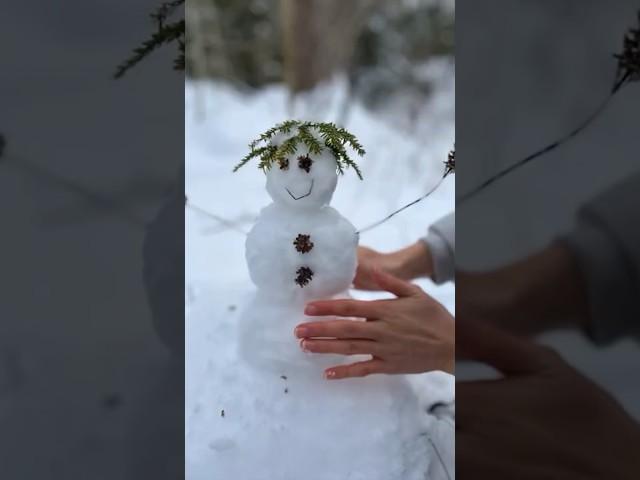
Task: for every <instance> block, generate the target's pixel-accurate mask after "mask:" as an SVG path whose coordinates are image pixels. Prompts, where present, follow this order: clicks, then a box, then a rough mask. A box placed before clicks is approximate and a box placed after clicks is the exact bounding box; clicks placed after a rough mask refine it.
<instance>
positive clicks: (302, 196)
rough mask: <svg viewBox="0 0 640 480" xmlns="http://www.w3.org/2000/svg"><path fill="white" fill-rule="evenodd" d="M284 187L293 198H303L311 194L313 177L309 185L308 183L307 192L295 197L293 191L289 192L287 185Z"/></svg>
mask: <svg viewBox="0 0 640 480" xmlns="http://www.w3.org/2000/svg"><path fill="white" fill-rule="evenodd" d="M284 189H285V190H286V191H287V193H288V194H289V196H290V197H291V198H293V199H294V200H300V199H302V198H305V197H308V196H309V195H311V192H312V191H313V179H311V185H309V191H308V192H307V193H305V194H304V195H301V196H299V197H296V196H295V195H294V194H293V193H291V190H289V188H288V187H285V188H284Z"/></svg>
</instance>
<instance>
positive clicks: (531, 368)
mask: <svg viewBox="0 0 640 480" xmlns="http://www.w3.org/2000/svg"><path fill="white" fill-rule="evenodd" d="M557 358H558V357H557V355H556V354H555V353H554V352H553V351H552V350H550V349H549V348H547V347H543V346H540V345H538V344H536V343H534V342H532V341H530V340H526V339H523V338H520V337H516V336H514V335H512V334H510V333H507V332H505V331H503V330H500V329H498V328H497V327H494V326H492V325H489V324H487V323H485V322H482V321H477V320H462V319H458V320H457V321H456V361H458V360H475V361H478V362H482V363H485V364H487V365H489V366H491V367H493V368H495V369H497V370H498V371H500V372H501V373H503V374H504V375H517V374H526V373H536V372H540V371H542V370H546V369H547V368H549V367H550V366H551V365H553V364H554V363H556V362H557Z"/></svg>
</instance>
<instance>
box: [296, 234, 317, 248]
mask: <svg viewBox="0 0 640 480" xmlns="http://www.w3.org/2000/svg"><path fill="white" fill-rule="evenodd" d="M293 245H294V246H295V247H296V250H297V251H298V252H300V253H307V252H310V251H311V249H312V248H313V242H312V241H311V235H304V234H302V233H299V234H298V236H297V237H296V239H295V240H294V241H293Z"/></svg>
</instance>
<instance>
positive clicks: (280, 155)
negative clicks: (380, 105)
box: [233, 120, 366, 180]
mask: <svg viewBox="0 0 640 480" xmlns="http://www.w3.org/2000/svg"><path fill="white" fill-rule="evenodd" d="M313 130H315V131H317V132H318V135H319V136H320V139H318V138H317V137H316V136H315V135H314V134H313V133H312V132H313ZM294 132H295V133H294ZM292 133H294V134H293V135H292V136H290V137H289V138H287V139H286V140H285V141H283V142H282V143H281V144H280V145H279V146H275V145H273V144H272V142H273V140H274V139H275V137H276V136H277V135H291V134H292ZM301 143H302V144H304V145H305V146H306V147H307V149H308V150H309V153H311V154H312V155H319V154H321V153H322V152H323V151H324V150H329V151H330V152H331V153H332V154H333V156H334V157H335V159H336V168H337V171H338V173H340V174H343V173H344V170H345V169H346V168H352V169H353V170H354V171H355V172H356V174H357V175H358V177H359V178H360V179H361V180H362V172H361V171H360V168H359V167H358V165H357V164H356V162H355V161H354V160H353V159H352V158H351V157H350V156H349V153H348V151H347V148H346V147H349V148H351V149H352V150H353V151H355V152H356V154H357V155H359V156H364V155H365V153H366V152H365V150H364V148H363V147H362V145H361V144H360V142H359V141H358V140H357V139H356V137H355V136H354V135H353V134H352V133H350V132H349V131H347V130H346V129H344V128H340V127H338V126H336V125H335V124H333V123H325V122H301V121H299V120H287V121H285V122H282V123H279V124H277V125H276V126H274V127H272V128H270V129H268V130H267V131H266V132H264V133H263V134H261V135H260V136H259V137H258V138H256V139H255V140H253V141H252V142H251V143H249V148H250V152H249V153H248V154H247V155H246V156H245V157H244V158H243V159H242V160H241V161H240V163H239V164H238V165H236V166H235V167H234V169H233V171H234V172H235V171H237V170H238V169H239V168H241V167H243V166H244V165H246V164H247V163H248V162H249V161H250V160H252V159H253V158H260V163H259V164H258V167H259V168H262V169H263V170H268V169H270V168H271V166H272V165H273V164H274V163H277V164H278V165H282V164H283V163H284V161H285V160H286V158H287V157H288V156H291V155H294V154H295V153H296V151H297V148H298V145H299V144H301ZM261 144H267V145H262V146H260V145H261Z"/></svg>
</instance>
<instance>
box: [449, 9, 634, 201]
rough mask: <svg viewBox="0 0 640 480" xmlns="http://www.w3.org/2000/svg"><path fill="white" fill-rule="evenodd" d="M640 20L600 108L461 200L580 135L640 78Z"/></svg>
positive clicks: (627, 37) (630, 33) (628, 36)
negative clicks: (625, 89)
mask: <svg viewBox="0 0 640 480" xmlns="http://www.w3.org/2000/svg"><path fill="white" fill-rule="evenodd" d="M637 20H638V27H637V28H630V29H629V30H628V32H627V33H626V34H625V36H624V40H623V49H622V53H618V54H615V55H614V58H616V59H617V60H618V65H617V72H616V78H615V82H614V84H613V87H612V88H611V91H610V92H609V95H607V97H606V98H605V99H604V100H603V101H602V103H601V104H600V105H599V106H598V108H596V109H595V110H594V112H593V113H592V114H591V115H589V116H588V117H587V118H586V119H585V120H583V121H582V123H580V124H579V125H578V126H577V127H576V128H574V129H573V130H571V131H570V132H569V133H567V134H565V135H564V136H562V137H560V138H559V139H557V140H555V141H553V142H551V143H550V144H548V145H546V146H545V147H543V148H541V149H539V150H536V151H535V152H533V153H531V154H529V155H527V156H526V157H524V158H522V159H521V160H519V161H517V162H516V163H514V164H512V165H510V166H509V167H506V168H504V169H503V170H501V171H499V172H498V173H497V174H495V175H493V176H492V177H489V178H488V179H487V180H485V181H484V182H482V183H481V184H480V185H478V186H477V187H476V188H474V189H473V190H471V191H470V192H467V193H466V194H464V195H463V196H462V197H460V198H459V199H458V204H461V203H463V202H465V201H467V200H469V199H470V198H472V197H474V196H475V195H477V194H478V193H480V192H481V191H483V190H484V189H486V188H487V187H488V186H489V185H491V184H492V183H494V182H496V181H497V180H499V179H501V178H502V177H504V176H506V175H507V174H509V173H511V172H513V171H514V170H517V169H519V168H520V167H522V166H524V165H526V164H527V163H529V162H531V161H533V160H535V159H537V158H540V157H542V156H544V155H546V154H548V153H550V152H551V151H553V150H555V149H557V148H558V147H560V146H561V145H564V144H565V143H567V142H568V141H570V140H572V139H573V138H575V137H577V136H578V135H579V134H580V133H582V132H583V131H584V130H585V129H586V128H587V127H588V126H589V125H591V124H592V123H593V121H594V120H596V118H598V117H599V116H600V114H601V113H602V112H603V111H604V110H605V109H606V107H607V106H608V105H609V103H610V102H611V100H612V99H613V97H614V96H615V95H616V94H617V93H618V92H619V91H620V90H621V89H622V87H624V86H625V85H627V84H628V83H630V82H634V81H639V80H640V10H639V11H638V14H637Z"/></svg>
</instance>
